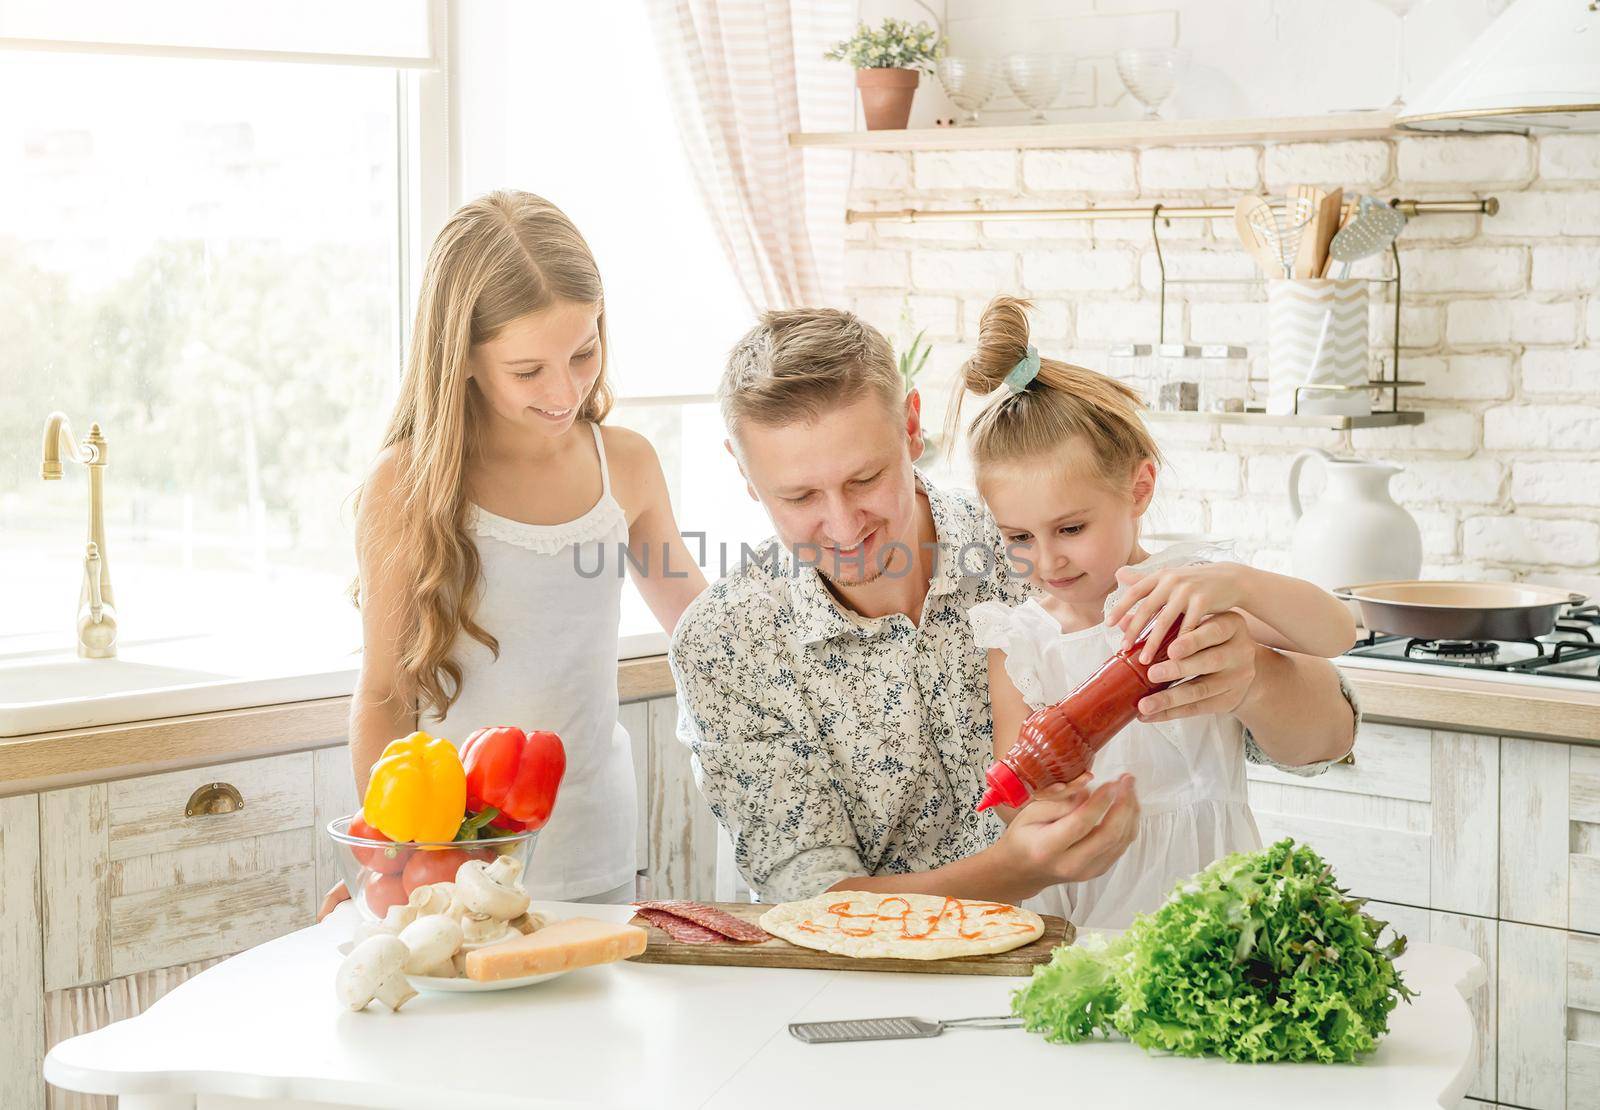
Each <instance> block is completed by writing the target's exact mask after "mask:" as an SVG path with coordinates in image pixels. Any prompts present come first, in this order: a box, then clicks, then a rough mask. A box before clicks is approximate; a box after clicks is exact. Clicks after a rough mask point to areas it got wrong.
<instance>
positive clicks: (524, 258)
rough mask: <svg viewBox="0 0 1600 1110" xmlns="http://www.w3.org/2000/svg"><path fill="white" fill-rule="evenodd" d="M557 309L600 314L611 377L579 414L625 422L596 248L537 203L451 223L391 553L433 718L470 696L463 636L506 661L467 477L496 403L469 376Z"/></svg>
mask: <svg viewBox="0 0 1600 1110" xmlns="http://www.w3.org/2000/svg"><path fill="white" fill-rule="evenodd" d="M557 301H573V302H577V303H580V304H594V305H597V306H599V308H600V316H599V321H598V324H599V331H600V375H599V377H598V378H597V379H596V381H595V385H594V388H593V390H591V391H590V393H589V395H588V397H586V398H584V400H583V403H582V405H581V407H580V408H579V410H578V419H579V420H580V421H592V422H595V423H598V422H600V421H601V420H604V419H605V417H606V415H607V414H608V413H609V412H610V411H611V403H612V394H611V389H610V386H609V385H608V384H607V381H606V353H605V352H606V317H605V308H604V298H603V292H602V289H601V284H600V273H599V270H598V269H597V268H596V266H595V262H594V256H593V255H592V254H591V253H590V251H589V245H588V244H587V243H586V242H584V238H583V236H582V235H581V234H579V232H578V229H577V228H576V227H575V226H573V223H572V221H571V220H569V219H568V218H567V217H566V215H565V213H563V212H562V211H561V210H560V209H559V208H557V207H556V206H555V205H553V204H551V203H550V202H549V201H547V200H545V199H544V198H542V197H537V196H534V195H533V194H532V193H523V192H515V191H511V190H501V191H497V192H493V193H490V194H488V195H487V196H483V197H479V198H478V199H477V200H475V201H473V202H472V203H470V204H467V205H465V206H463V207H462V208H460V209H459V210H458V211H457V212H456V213H455V214H454V215H453V216H451V217H450V220H449V222H448V223H446V224H445V226H444V229H443V230H442V231H440V232H439V237H438V238H437V239H435V240H434V243H433V249H432V250H431V251H430V252H429V254H428V265H427V269H426V270H425V271H424V273H423V278H422V291H421V295H420V297H419V299H418V303H417V319H416V326H415V327H414V328H413V329H412V333H411V348H410V351H409V354H408V357H407V359H406V373H405V378H404V380H403V381H402V382H401V385H400V396H399V398H398V400H397V401H396V403H395V408H394V415H393V416H392V417H391V418H390V420H389V427H388V430H387V431H386V432H385V433H384V437H383V445H384V447H385V448H390V447H393V448H395V449H396V453H397V456H398V464H399V468H400V470H399V480H398V488H399V489H400V490H401V491H403V492H402V498H401V519H400V523H399V528H400V532H399V541H398V543H397V544H396V546H395V548H394V550H393V551H391V552H389V553H388V556H387V557H388V559H389V564H388V565H389V566H390V567H391V568H393V569H394V570H395V571H396V572H397V577H398V580H399V581H400V583H401V589H402V593H401V594H400V597H401V598H402V601H401V604H402V605H403V606H404V619H403V622H402V626H403V630H404V631H403V634H402V643H401V651H400V663H401V670H402V689H403V693H404V694H405V695H406V696H407V698H408V700H411V701H414V702H415V704H416V705H417V707H418V710H419V712H420V711H421V710H422V709H424V708H426V709H431V710H432V711H433V713H434V714H435V715H436V716H440V717H442V716H444V715H445V713H446V711H447V710H448V709H449V708H450V705H451V704H452V703H453V702H454V701H455V699H456V698H457V697H458V696H459V695H460V692H461V666H460V664H459V663H458V662H457V661H456V660H454V659H452V658H451V648H452V647H453V645H454V644H455V642H456V639H457V637H458V636H459V634H460V633H461V632H463V631H464V632H466V633H467V635H469V636H471V637H472V638H473V639H474V640H477V641H478V642H479V643H481V644H483V645H484V646H485V647H488V648H489V649H490V650H491V651H493V652H494V653H495V655H496V656H498V655H499V651H500V645H499V643H498V641H496V640H495V638H494V637H493V636H492V635H490V634H489V632H488V630H486V629H485V628H484V627H483V626H482V625H480V624H479V623H478V622H477V620H476V619H475V614H474V610H475V608H476V604H477V592H478V584H479V579H480V577H481V574H482V567H481V565H480V563H479V560H478V549H477V547H476V546H475V545H474V544H473V542H472V539H471V537H470V536H469V535H468V533H467V515H468V509H469V507H470V506H469V498H468V495H467V487H466V475H467V464H468V460H469V458H470V457H471V456H472V454H474V453H476V452H477V451H478V450H479V449H480V447H481V442H480V434H481V426H482V421H481V414H480V412H479V409H480V407H481V406H482V404H483V399H482V397H481V395H480V394H479V393H478V391H477V389H476V387H475V386H473V384H472V382H471V379H470V377H469V376H468V367H467V358H468V355H469V354H470V353H471V351H472V348H473V347H474V346H475V345H476V344H478V343H482V342H484V341H485V340H488V339H492V338H494V336H495V335H496V334H497V333H498V332H499V331H500V329H501V328H503V327H504V326H505V325H506V324H508V323H510V322H511V321H512V320H516V319H518V318H520V317H523V316H526V315H528V314H530V313H534V312H539V311H542V310H543V309H546V308H549V307H550V306H551V305H552V304H554V303H556V302H557Z"/></svg>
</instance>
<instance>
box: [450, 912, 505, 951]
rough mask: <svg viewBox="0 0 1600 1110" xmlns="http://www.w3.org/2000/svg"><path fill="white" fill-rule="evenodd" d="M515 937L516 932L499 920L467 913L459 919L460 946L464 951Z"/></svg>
mask: <svg viewBox="0 0 1600 1110" xmlns="http://www.w3.org/2000/svg"><path fill="white" fill-rule="evenodd" d="M516 935H517V932H516V930H515V929H513V928H512V927H511V926H510V925H509V924H508V923H507V922H505V921H502V920H500V919H499V918H495V917H485V916H484V915H483V914H476V913H469V914H466V915H465V916H463V917H462V918H461V946H462V948H464V949H473V948H484V947H486V946H488V945H491V944H499V943H500V942H501V941H503V940H510V939H511V938H512V937H514V936H516Z"/></svg>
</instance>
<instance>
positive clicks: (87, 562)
mask: <svg viewBox="0 0 1600 1110" xmlns="http://www.w3.org/2000/svg"><path fill="white" fill-rule="evenodd" d="M63 452H65V454H66V455H67V457H69V458H71V459H72V460H73V461H74V462H80V463H82V464H83V465H84V466H85V467H87V468H88V470H89V542H88V546H87V547H86V548H85V550H84V556H83V588H82V589H81V590H79V591H78V654H79V655H80V656H82V657H83V658H85V659H114V658H115V657H116V654H117V603H116V599H115V597H114V595H113V594H112V592H111V571H110V568H109V567H107V565H106V513H105V469H106V439H105V436H103V435H101V434H100V425H99V424H91V425H89V434H88V435H87V436H85V437H84V439H83V442H82V443H79V442H78V441H77V439H75V438H74V437H73V435H72V425H71V424H69V423H67V418H66V415H65V414H64V413H59V412H53V413H51V414H50V416H49V418H48V419H46V420H45V422H44V462H43V463H42V464H41V465H40V467H39V477H41V478H43V479H44V480H45V481H47V482H52V481H59V480H60V478H61V476H62V470H61V456H62V453H63Z"/></svg>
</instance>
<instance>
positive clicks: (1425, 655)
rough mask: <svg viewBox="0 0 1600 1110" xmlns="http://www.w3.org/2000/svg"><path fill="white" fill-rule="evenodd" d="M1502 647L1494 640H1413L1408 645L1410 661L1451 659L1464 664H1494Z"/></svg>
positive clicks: (1407, 656)
mask: <svg viewBox="0 0 1600 1110" xmlns="http://www.w3.org/2000/svg"><path fill="white" fill-rule="evenodd" d="M1499 654H1500V645H1499V644H1497V643H1495V642H1493V641H1492V640H1412V641H1411V642H1410V643H1408V644H1406V658H1408V659H1450V660H1456V661H1459V662H1463V663H1492V662H1494V660H1495V657H1496V656H1497V655H1499Z"/></svg>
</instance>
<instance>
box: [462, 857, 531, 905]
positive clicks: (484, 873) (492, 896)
mask: <svg viewBox="0 0 1600 1110" xmlns="http://www.w3.org/2000/svg"><path fill="white" fill-rule="evenodd" d="M521 874H522V865H521V864H520V863H518V862H517V861H516V860H515V859H512V858H511V857H510V856H500V857H499V858H497V859H496V860H495V861H494V862H493V863H485V862H483V861H482V860H468V861H467V862H466V863H463V864H462V865H461V867H460V869H458V870H457V871H456V889H455V896H456V898H457V899H459V900H460V902H461V904H462V905H463V906H465V907H466V908H467V911H468V912H469V913H473V914H480V915H482V916H484V917H492V918H494V919H495V920H496V921H510V920H511V919H512V918H513V917H517V916H520V915H521V914H522V912H523V911H524V910H526V909H527V908H528V892H527V891H525V890H523V889H522V887H521V885H520V884H519V883H518V882H517V879H518V877H519V876H520V875H521Z"/></svg>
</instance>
